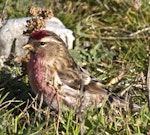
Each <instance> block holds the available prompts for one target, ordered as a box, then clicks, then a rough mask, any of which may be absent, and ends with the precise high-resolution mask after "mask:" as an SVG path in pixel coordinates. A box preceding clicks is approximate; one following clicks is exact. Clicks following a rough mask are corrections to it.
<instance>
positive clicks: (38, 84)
mask: <svg viewBox="0 0 150 135" xmlns="http://www.w3.org/2000/svg"><path fill="white" fill-rule="evenodd" d="M23 48H24V49H27V50H29V55H30V58H29V61H28V63H27V72H28V77H29V82H30V85H31V87H32V89H33V91H34V92H35V93H36V94H38V95H40V97H43V99H44V101H45V102H46V103H47V104H48V105H49V106H50V107H51V108H53V109H55V110H58V109H59V108H60V109H62V110H64V109H65V108H67V109H70V108H78V107H79V104H81V103H80V101H81V98H82V106H83V108H88V107H91V106H93V107H94V106H95V107H100V106H101V105H102V102H103V101H105V100H106V101H107V102H108V103H109V104H110V105H112V104H113V105H115V106H117V107H121V108H122V107H123V108H124V107H126V105H129V104H128V102H126V101H124V100H122V99H121V98H119V97H118V96H117V95H115V94H114V93H112V92H110V91H109V90H107V89H106V87H105V86H104V85H103V84H101V83H100V82H99V81H98V80H97V79H96V78H94V77H93V76H92V75H91V74H90V73H89V72H87V71H86V70H84V69H83V68H80V67H79V66H78V65H77V64H76V63H75V61H74V60H73V58H72V57H71V55H70V54H69V52H68V49H67V47H66V45H65V43H64V42H63V40H62V39H61V38H60V37H59V36H57V35H56V34H55V33H53V32H51V31H46V30H39V31H36V32H33V33H32V34H31V35H30V38H29V41H28V44H26V45H25V46H23ZM134 107H137V106H136V105H134Z"/></svg>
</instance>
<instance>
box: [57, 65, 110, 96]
mask: <svg viewBox="0 0 150 135" xmlns="http://www.w3.org/2000/svg"><path fill="white" fill-rule="evenodd" d="M58 76H59V78H60V79H61V81H62V82H63V83H64V84H66V85H67V86H69V87H71V88H73V89H76V90H79V89H80V88H81V85H83V89H84V91H87V92H88V93H90V94H104V95H106V94H107V93H108V90H107V89H106V87H105V86H104V85H103V84H101V83H100V82H99V81H98V80H97V79H96V78H94V77H93V76H92V75H91V74H90V73H89V72H88V71H86V70H84V69H83V68H80V67H79V66H78V67H77V68H75V69H74V70H73V69H72V68H67V69H64V70H63V71H59V72H58ZM82 83H83V84H82Z"/></svg>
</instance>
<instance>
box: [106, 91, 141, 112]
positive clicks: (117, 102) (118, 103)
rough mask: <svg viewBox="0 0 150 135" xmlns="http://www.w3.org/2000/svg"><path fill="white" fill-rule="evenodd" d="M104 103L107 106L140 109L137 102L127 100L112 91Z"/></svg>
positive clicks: (132, 109)
mask: <svg viewBox="0 0 150 135" xmlns="http://www.w3.org/2000/svg"><path fill="white" fill-rule="evenodd" d="M106 103H107V104H108V105H109V106H115V107H119V108H124V109H125V110H127V109H130V110H131V111H139V110H140V109H141V107H140V106H138V105H137V104H134V103H131V102H127V101H125V100H124V99H122V98H121V97H119V96H117V95H115V94H114V93H110V94H109V96H108V99H107V101H106Z"/></svg>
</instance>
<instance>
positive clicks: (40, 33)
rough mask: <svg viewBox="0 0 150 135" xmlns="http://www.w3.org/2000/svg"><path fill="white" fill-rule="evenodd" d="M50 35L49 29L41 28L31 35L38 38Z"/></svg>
mask: <svg viewBox="0 0 150 135" xmlns="http://www.w3.org/2000/svg"><path fill="white" fill-rule="evenodd" d="M47 35H48V31H47V30H39V31H35V32H33V33H32V34H31V35H30V37H31V38H33V39H36V40H40V39H41V38H43V37H45V36H47Z"/></svg>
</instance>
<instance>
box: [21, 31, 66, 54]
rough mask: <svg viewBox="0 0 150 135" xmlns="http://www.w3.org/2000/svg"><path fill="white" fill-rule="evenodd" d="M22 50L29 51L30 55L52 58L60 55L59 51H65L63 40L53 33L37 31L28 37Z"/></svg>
mask: <svg viewBox="0 0 150 135" xmlns="http://www.w3.org/2000/svg"><path fill="white" fill-rule="evenodd" d="M62 48H63V49H62ZM23 49H26V50H29V52H30V53H34V54H39V53H41V54H48V55H50V56H53V55H57V54H58V53H60V51H61V50H66V49H67V47H66V45H65V43H64V42H63V40H62V39H61V38H60V37H59V36H58V35H56V34H55V33H54V32H51V31H47V30H39V31H35V32H33V33H32V34H31V35H30V37H29V41H28V43H27V44H26V45H24V46H23Z"/></svg>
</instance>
